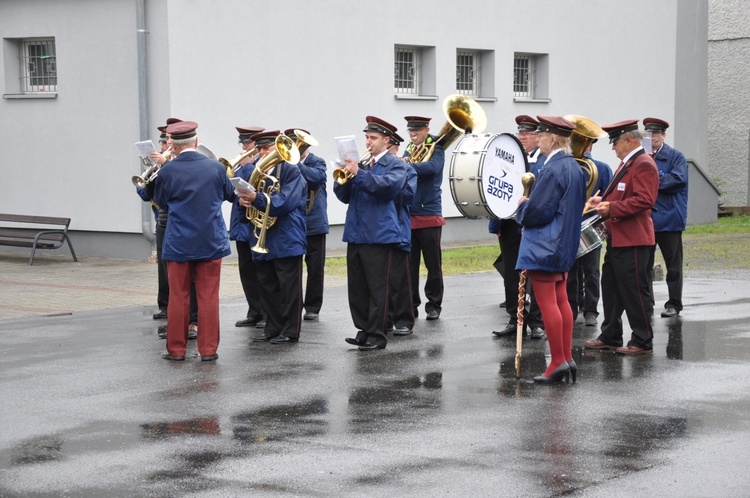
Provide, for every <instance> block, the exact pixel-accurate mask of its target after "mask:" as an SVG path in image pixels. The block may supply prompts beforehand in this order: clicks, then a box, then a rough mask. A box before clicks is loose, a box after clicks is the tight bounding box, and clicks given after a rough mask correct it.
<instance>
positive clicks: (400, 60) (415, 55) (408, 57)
mask: <svg viewBox="0 0 750 498" xmlns="http://www.w3.org/2000/svg"><path fill="white" fill-rule="evenodd" d="M421 55H422V53H421V50H420V49H418V48H407V47H396V49H395V54H394V61H395V64H394V70H395V77H394V88H395V90H396V93H405V94H414V95H418V94H419V93H420V90H421V64H422V60H421V59H422V57H421Z"/></svg>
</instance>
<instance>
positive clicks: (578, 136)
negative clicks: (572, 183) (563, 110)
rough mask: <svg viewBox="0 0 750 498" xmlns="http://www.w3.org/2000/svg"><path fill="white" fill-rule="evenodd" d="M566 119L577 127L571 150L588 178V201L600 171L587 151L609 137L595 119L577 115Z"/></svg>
mask: <svg viewBox="0 0 750 498" xmlns="http://www.w3.org/2000/svg"><path fill="white" fill-rule="evenodd" d="M565 119H567V120H568V121H570V122H571V123H573V124H574V125H576V128H575V130H573V133H572V134H571V135H570V149H571V151H572V152H573V157H575V159H576V161H577V162H578V164H579V165H580V166H581V169H582V170H583V171H584V173H586V176H587V177H588V180H587V181H586V199H588V198H589V197H591V194H592V193H593V191H594V186H596V182H597V180H598V179H599V170H598V169H597V168H596V164H594V161H592V160H591V159H589V158H588V157H586V149H588V148H589V145H591V144H593V143H594V141H596V140H598V139H600V138H604V137H606V136H608V135H607V132H606V131H604V130H603V129H602V127H601V126H599V124H598V123H597V122H596V121H594V120H593V119H589V118H587V117H584V116H578V115H575V114H568V115H567V116H565Z"/></svg>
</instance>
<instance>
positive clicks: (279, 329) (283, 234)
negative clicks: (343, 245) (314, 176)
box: [238, 130, 307, 344]
mask: <svg viewBox="0 0 750 498" xmlns="http://www.w3.org/2000/svg"><path fill="white" fill-rule="evenodd" d="M280 133H281V132H280V131H279V130H274V131H266V132H263V133H258V134H257V135H254V136H253V139H254V140H255V144H256V147H257V148H258V154H259V155H260V156H261V159H260V161H258V162H257V163H256V165H255V172H256V175H259V176H258V179H257V180H253V176H252V175H251V177H250V178H251V181H250V182H249V183H250V184H251V185H253V187H255V189H256V190H255V191H252V192H249V191H242V190H238V195H239V196H240V204H241V205H242V206H244V207H250V206H252V207H254V208H255V210H257V211H256V212H257V213H258V214H260V213H266V212H267V214H268V216H270V217H272V218H275V219H276V221H275V222H274V224H273V226H271V227H269V228H267V230H266V238H265V248H266V249H267V252H265V253H264V252H259V251H258V250H254V251H253V261H255V265H256V267H257V270H258V285H259V286H260V300H261V303H262V305H263V311H265V313H266V327H265V329H264V331H263V334H262V335H260V336H257V337H254V338H253V341H254V342H270V343H271V344H290V343H295V342H298V341H299V334H300V329H301V325H302V255H303V254H305V251H306V250H307V237H306V235H305V202H306V200H307V182H306V181H305V179H304V178H303V177H302V173H300V170H299V167H297V165H296V164H291V163H287V162H284V161H283V160H281V159H280V160H278V161H276V162H275V161H273V160H270V161H269V160H268V159H266V158H267V157H268V155H269V154H270V153H272V152H274V151H275V149H276V146H275V140H276V137H278V136H279V134H280ZM263 170H267V171H263ZM261 172H262V173H265V175H268V177H272V178H266V177H265V176H263V175H262V174H261ZM256 184H257V185H256ZM267 208H268V210H267ZM258 222H259V223H260V221H258ZM260 230H261V228H258V232H257V233H258V234H260Z"/></svg>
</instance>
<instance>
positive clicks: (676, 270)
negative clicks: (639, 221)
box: [648, 232, 682, 311]
mask: <svg viewBox="0 0 750 498" xmlns="http://www.w3.org/2000/svg"><path fill="white" fill-rule="evenodd" d="M657 245H658V246H659V249H660V250H661V255H662V257H663V258H664V264H665V265H666V267H667V291H668V292H669V299H668V300H667V302H666V303H665V304H664V307H665V308H674V309H676V310H677V311H682V232H656V245H654V246H652V247H651V253H650V255H649V259H648V268H649V278H651V279H652V282H651V285H650V286H649V287H650V292H651V304H652V305H653V304H654V287H653V275H654V273H653V270H654V255H655V253H656V246H657Z"/></svg>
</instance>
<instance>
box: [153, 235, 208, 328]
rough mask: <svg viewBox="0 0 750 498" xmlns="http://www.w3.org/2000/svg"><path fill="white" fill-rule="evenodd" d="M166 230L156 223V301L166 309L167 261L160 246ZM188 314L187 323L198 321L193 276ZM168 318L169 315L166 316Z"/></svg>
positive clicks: (160, 306)
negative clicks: (157, 280)
mask: <svg viewBox="0 0 750 498" xmlns="http://www.w3.org/2000/svg"><path fill="white" fill-rule="evenodd" d="M166 230H167V226H166V225H162V224H160V223H157V224H156V264H157V266H158V267H159V269H158V279H159V292H158V294H157V297H156V302H157V304H158V305H159V309H160V310H161V309H163V310H166V309H167V307H168V306H169V277H168V276H167V262H166V261H164V260H163V259H161V248H162V244H163V243H164V232H165V231H166ZM190 279H191V280H190V316H189V317H188V320H190V322H189V323H198V297H197V296H196V293H195V277H190ZM167 318H169V317H167Z"/></svg>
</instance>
